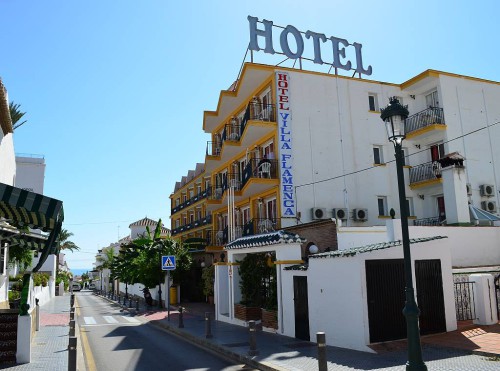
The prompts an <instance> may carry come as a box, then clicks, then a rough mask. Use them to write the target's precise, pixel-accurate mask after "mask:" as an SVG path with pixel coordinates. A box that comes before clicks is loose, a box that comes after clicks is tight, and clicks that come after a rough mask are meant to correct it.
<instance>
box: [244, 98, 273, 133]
mask: <svg viewBox="0 0 500 371" xmlns="http://www.w3.org/2000/svg"><path fill="white" fill-rule="evenodd" d="M248 120H254V121H266V122H276V106H275V105H274V104H262V103H254V102H251V103H248V106H247V109H246V111H245V115H244V116H243V120H241V125H240V135H243V131H244V130H245V127H246V125H247V123H248Z"/></svg>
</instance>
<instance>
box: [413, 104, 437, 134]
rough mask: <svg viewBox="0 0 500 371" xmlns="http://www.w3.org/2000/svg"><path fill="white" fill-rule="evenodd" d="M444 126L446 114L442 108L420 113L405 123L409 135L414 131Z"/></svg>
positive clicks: (431, 108) (433, 108)
mask: <svg viewBox="0 0 500 371" xmlns="http://www.w3.org/2000/svg"><path fill="white" fill-rule="evenodd" d="M434 124H436V125H444V124H445V122H444V113H443V109H442V108H440V107H429V108H427V109H425V110H423V111H421V112H418V113H416V114H414V115H412V116H410V117H408V118H407V119H406V121H405V131H406V134H409V133H411V132H413V131H416V130H419V129H422V128H425V127H427V126H429V125H434Z"/></svg>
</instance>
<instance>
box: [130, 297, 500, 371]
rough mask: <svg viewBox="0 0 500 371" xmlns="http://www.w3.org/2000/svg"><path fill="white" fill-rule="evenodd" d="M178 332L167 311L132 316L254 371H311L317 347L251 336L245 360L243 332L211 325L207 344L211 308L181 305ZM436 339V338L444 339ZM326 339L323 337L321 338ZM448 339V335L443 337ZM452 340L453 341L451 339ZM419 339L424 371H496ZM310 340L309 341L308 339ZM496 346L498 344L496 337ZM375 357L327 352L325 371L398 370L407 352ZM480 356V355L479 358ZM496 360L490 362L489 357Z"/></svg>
mask: <svg viewBox="0 0 500 371" xmlns="http://www.w3.org/2000/svg"><path fill="white" fill-rule="evenodd" d="M183 306H184V307H185V308H186V312H185V313H184V316H183V317H184V328H179V327H178V323H179V313H178V311H177V310H176V308H174V307H171V309H175V310H171V312H170V314H171V315H170V321H168V320H167V318H166V317H167V312H166V311H158V310H156V311H149V312H139V313H138V314H137V316H139V317H142V318H143V319H144V320H146V321H149V322H150V323H151V324H153V325H155V326H159V327H162V328H164V329H166V330H167V331H169V332H171V333H173V334H176V335H178V336H180V337H181V338H182V339H185V340H188V341H190V342H192V343H195V344H197V345H199V346H201V347H203V348H206V349H208V350H211V351H215V352H217V353H219V354H222V355H224V356H225V357H228V358H230V359H232V360H234V361H236V362H239V363H246V364H247V365H249V366H251V367H254V368H257V369H260V370H301V371H304V370H317V369H318V361H317V347H316V344H315V343H313V342H307V341H302V340H298V339H294V338H290V337H285V336H281V335H278V334H272V333H268V332H263V331H257V351H258V355H256V356H253V357H251V356H249V355H248V351H249V333H248V329H247V328H244V327H241V326H236V325H230V324H227V323H224V322H218V321H212V322H211V324H212V326H211V328H212V331H211V332H212V335H213V337H212V338H209V339H207V338H206V336H205V334H206V331H205V319H204V315H203V313H204V312H206V311H211V312H213V307H211V306H208V305H204V304H186V305H184V304H183ZM446 335H447V334H442V335H441V336H446ZM326 336H327V338H328V334H326ZM448 336H451V337H453V334H452V335H448ZM455 337H456V336H455ZM432 338H433V337H432V336H428V337H423V338H422V348H423V357H424V361H425V363H426V365H427V367H428V369H429V370H499V369H500V357H499V356H498V355H496V354H494V353H490V354H488V355H486V354H472V352H471V350H470V349H458V348H452V346H453V344H449V346H448V345H447V344H446V343H443V341H442V339H440V338H439V337H438V336H436V337H435V338H436V339H437V340H436V341H433V340H432ZM311 340H313V341H314V340H315V339H311ZM496 341H497V342H498V343H500V334H497V338H496ZM387 344H393V345H392V346H391V345H389V346H385V347H381V349H379V350H378V353H365V352H358V351H353V350H349V349H343V348H337V347H332V346H327V357H328V369H329V370H374V369H383V370H404V369H405V363H406V361H407V350H406V344H405V342H404V341H399V342H393V343H387ZM483 353H486V352H483ZM495 356H496V357H495Z"/></svg>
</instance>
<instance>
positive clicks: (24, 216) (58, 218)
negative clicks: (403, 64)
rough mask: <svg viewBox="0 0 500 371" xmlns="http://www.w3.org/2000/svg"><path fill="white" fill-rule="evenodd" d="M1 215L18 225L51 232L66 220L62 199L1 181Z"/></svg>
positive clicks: (11, 223)
mask: <svg viewBox="0 0 500 371" xmlns="http://www.w3.org/2000/svg"><path fill="white" fill-rule="evenodd" d="M0 217H3V218H5V219H6V221H7V222H8V223H9V224H10V225H12V226H14V227H16V228H24V227H29V228H33V229H41V230H42V231H44V232H50V231H52V230H54V229H55V228H56V225H57V223H62V221H63V220H64V213H63V205H62V201H59V200H56V199H54V198H50V197H46V196H44V195H41V194H38V193H34V192H29V191H25V190H23V189H20V188H16V187H12V186H10V185H7V184H3V183H0Z"/></svg>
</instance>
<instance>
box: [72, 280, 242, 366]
mask: <svg viewBox="0 0 500 371" xmlns="http://www.w3.org/2000/svg"><path fill="white" fill-rule="evenodd" d="M75 295H76V300H77V303H78V307H79V309H78V311H77V316H76V317H77V318H76V320H77V323H78V325H79V326H80V338H81V343H82V345H83V349H84V352H85V360H86V365H87V370H89V371H94V370H98V371H107V370H109V371H119V370H148V371H149V370H169V371H176V370H196V371H202V370H207V371H208V370H224V371H236V370H243V369H245V368H244V367H243V366H242V365H234V364H232V363H230V362H228V361H227V360H224V359H221V358H219V357H217V356H215V355H213V354H211V353H208V352H206V351H204V350H202V349H200V348H198V347H196V346H194V345H192V344H189V343H187V342H185V341H183V340H181V339H179V338H178V337H175V336H173V335H170V334H169V333H167V332H165V331H164V330H162V329H159V328H157V327H155V326H152V325H149V324H148V323H147V322H142V319H140V318H136V317H133V316H130V315H128V313H126V312H120V310H119V308H117V307H116V306H113V305H111V304H110V303H109V302H107V301H106V300H104V299H102V298H99V297H97V296H94V295H93V294H92V292H91V291H85V290H84V291H80V292H76V293H75ZM247 370H248V369H247Z"/></svg>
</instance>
